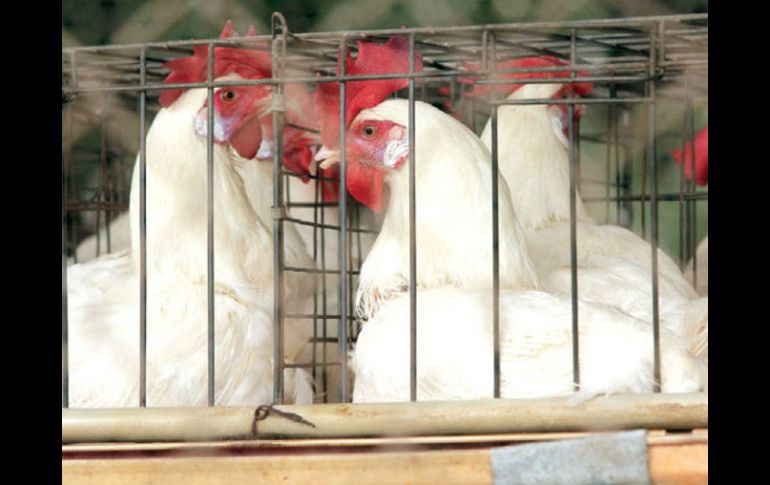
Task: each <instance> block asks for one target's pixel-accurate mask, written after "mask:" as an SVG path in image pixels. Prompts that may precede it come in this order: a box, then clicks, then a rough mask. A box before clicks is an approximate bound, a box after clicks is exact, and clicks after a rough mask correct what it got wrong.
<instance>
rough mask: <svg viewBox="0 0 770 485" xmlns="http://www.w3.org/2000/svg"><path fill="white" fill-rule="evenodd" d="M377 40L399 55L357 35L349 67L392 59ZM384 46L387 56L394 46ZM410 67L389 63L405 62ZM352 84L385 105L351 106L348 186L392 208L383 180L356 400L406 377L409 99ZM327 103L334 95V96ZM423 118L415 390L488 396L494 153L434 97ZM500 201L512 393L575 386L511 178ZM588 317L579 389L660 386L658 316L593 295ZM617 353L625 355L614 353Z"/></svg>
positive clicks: (364, 293)
mask: <svg viewBox="0 0 770 485" xmlns="http://www.w3.org/2000/svg"><path fill="white" fill-rule="evenodd" d="M396 39H397V38H396ZM377 49H383V50H385V49H391V50H392V51H394V53H391V54H390V55H391V56H399V55H401V56H402V57H403V55H404V54H405V51H406V49H405V46H404V45H401V43H400V42H399V41H398V40H395V41H394V39H391V40H390V41H389V42H388V44H386V45H385V46H377V47H372V46H371V45H367V44H365V43H359V56H358V59H357V61H356V63H357V64H354V65H353V66H350V65H349V66H348V67H347V69H346V72H348V73H354V72H355V73H363V72H362V71H367V72H366V73H367V74H368V73H372V72H375V73H382V72H383V71H382V69H383V68H382V67H381V66H382V65H387V63H385V62H384V61H381V60H380V62H376V63H373V64H374V65H375V66H380V67H373V68H371V67H370V70H367V68H366V66H367V65H368V64H367V62H370V61H369V59H371V58H373V57H377V56H374V55H372V51H375V50H377ZM399 52H400V53H401V54H399ZM379 54H380V56H381V57H387V52H385V53H379ZM407 57H408V55H407ZM362 59H364V60H365V61H362ZM395 64H397V63H395ZM403 64H404V63H403V62H402V63H401V66H400V67H401V69H398V66H397V67H396V68H395V69H392V71H393V72H404V69H403ZM362 65H363V66H364V67H362ZM356 67H358V69H357V70H356V69H355V68H356ZM351 84H352V83H351ZM360 89H361V90H362V91H363V90H364V89H367V88H366V87H362V88H360ZM352 90H353V87H352V86H351V85H349V86H348V96H350V98H349V99H366V100H367V102H368V103H371V104H375V106H373V107H372V106H371V105H364V106H358V107H357V108H358V109H357V110H356V109H353V110H352V114H351V112H350V110H349V112H348V115H349V118H348V119H350V120H351V123H350V125H349V126H348V127H346V128H347V138H346V139H347V146H346V153H347V164H348V165H347V166H348V172H347V181H348V184H347V188H348V190H350V192H351V194H352V195H353V196H355V197H356V198H358V199H359V200H360V201H362V202H364V203H367V204H368V205H370V206H372V207H375V208H378V207H380V204H383V187H384V185H385V184H387V186H388V188H389V193H390V196H389V199H388V200H387V202H386V204H387V205H386V206H385V218H384V221H383V225H382V231H381V232H380V234H379V236H378V237H377V240H376V241H375V243H374V245H373V247H372V249H371V251H370V253H369V255H368V256H367V258H366V260H365V261H364V265H363V268H362V272H361V285H360V287H359V290H358V292H359V296H358V298H359V300H360V301H361V302H362V305H361V306H360V307H359V309H360V310H361V313H362V314H363V316H365V317H367V318H368V321H367V322H366V323H365V324H364V326H363V329H362V331H361V333H360V335H359V340H358V343H357V346H356V349H355V352H354V353H353V357H352V360H351V366H352V368H353V369H354V371H355V374H356V383H355V389H354V400H355V401H388V400H405V399H407V398H408V376H409V373H408V357H407V355H408V347H409V344H408V333H407V332H406V330H407V329H408V326H409V299H408V296H407V295H406V294H405V292H406V290H407V289H408V284H409V279H408V267H409V266H408V254H409V238H408V231H409V215H408V214H409V213H408V200H409V196H408V194H409V189H408V176H409V175H408V152H409V147H408V136H407V132H408V102H406V101H404V100H387V101H384V102H379V101H381V100H382V99H383V98H385V97H386V96H387V94H389V92H390V91H392V86H385V87H384V88H383V87H382V86H376V85H375V86H374V87H372V88H371V92H368V93H367V94H366V95H363V94H359V93H353V92H352ZM389 90H390V91H389ZM375 93H377V94H379V99H378V96H377V95H376V94H375ZM372 100H375V101H372ZM377 102H379V104H376V103H377ZM328 105H329V106H334V105H335V102H334V99H333V96H332V100H331V102H329V103H328ZM366 108H370V109H366ZM330 117H335V113H333V112H332V114H331V116H330ZM415 119H416V126H415V140H416V141H415V143H416V146H415V184H416V196H417V204H416V205H417V208H416V215H417V220H416V234H417V287H418V295H417V306H418V309H417V312H418V315H417V318H418V320H417V327H418V329H419V330H418V357H417V368H418V370H417V373H418V377H417V379H418V396H417V397H418V399H420V400H422V399H458V398H474V397H491V391H492V381H491V378H490V375H491V372H492V349H493V342H492V336H491V335H492V330H491V327H492V326H491V317H490V315H491V311H492V310H491V306H492V301H493V300H492V298H493V296H492V293H491V291H489V290H490V288H491V286H492V279H491V274H492V257H491V253H492V240H491V233H492V227H491V213H492V207H491V205H492V204H491V196H490V195H491V174H490V159H489V152H488V151H487V150H486V149H484V146H483V145H482V143H481V142H480V140H479V139H478V138H476V136H475V135H474V134H473V133H472V132H471V131H470V130H468V129H467V128H466V127H464V126H463V125H461V124H460V123H459V122H457V121H456V120H454V119H453V118H451V117H450V116H448V115H446V114H445V113H442V112H441V111H439V110H437V109H435V108H433V107H432V106H430V105H427V104H425V103H422V102H419V101H417V102H415ZM322 137H323V128H322ZM499 204H500V215H499V217H500V220H499V226H500V239H499V244H500V281H501V287H502V288H503V292H501V319H500V325H501V346H500V348H501V361H502V363H503V370H502V372H503V379H502V385H503V388H502V395H503V396H505V397H522V396H534V395H554V394H563V393H567V392H570V391H571V389H572V386H573V382H572V375H571V371H572V366H571V337H570V323H571V317H570V315H571V303H570V299H569V298H568V297H564V296H554V295H549V294H546V293H542V292H539V291H534V290H532V288H536V287H537V284H538V283H537V277H536V274H535V272H534V271H533V269H532V268H533V265H532V263H531V261H530V260H529V255H528V252H527V247H526V243H525V239H524V235H523V233H522V231H521V229H520V228H519V226H518V222H517V221H516V219H515V216H514V211H513V208H512V207H511V205H510V194H509V192H508V188H507V185H506V184H505V182H504V180H503V179H502V178H501V179H500V185H499ZM581 317H582V318H581V321H580V325H581V327H580V335H581V337H582V340H581V350H582V352H583V353H582V354H581V357H582V358H583V359H584V360H583V361H582V363H581V370H582V374H581V383H582V386H583V387H582V389H581V390H582V394H581V395H582V396H584V397H587V396H588V395H592V394H596V393H610V392H620V391H628V392H645V391H649V390H651V389H652V378H653V373H652V364H651V362H652V355H653V337H652V329H651V328H650V325H649V324H647V323H645V322H642V321H640V320H637V319H635V318H633V317H631V316H628V315H625V314H623V313H622V312H619V311H618V310H617V309H613V308H607V307H603V306H601V305H596V304H591V303H588V302H585V301H583V302H581ZM621 342H622V343H623V344H622V345H621V344H620V343H621ZM661 346H662V348H663V352H664V358H663V362H662V364H663V370H662V374H663V385H664V386H665V388H666V389H667V390H682V391H686V390H687V391H690V390H693V391H694V390H698V389H700V388H702V386H703V383H704V372H705V371H704V369H703V368H702V367H701V365H700V363H699V362H698V361H697V359H696V358H695V357H694V356H693V355H692V354H690V353H689V351H688V350H687V349H686V347H685V346H684V345H682V344H681V343H680V342H679V341H678V340H677V339H676V338H675V337H673V336H671V335H669V334H668V333H667V332H665V331H664V332H663V333H662V336H661ZM621 349H622V350H621ZM619 353H623V356H622V358H621V359H620V361H619V362H614V361H615V359H616V358H617V357H618V354H619ZM402 372H403V375H402V374H401V373H402Z"/></svg>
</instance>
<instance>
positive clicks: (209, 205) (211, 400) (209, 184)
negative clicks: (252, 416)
mask: <svg viewBox="0 0 770 485" xmlns="http://www.w3.org/2000/svg"><path fill="white" fill-rule="evenodd" d="M207 57H208V59H207V66H206V67H207V71H206V72H207V74H206V76H207V79H208V81H209V83H210V82H212V81H214V44H213V43H212V44H209V45H208V51H207ZM207 94H208V106H207V110H206V116H207V118H206V120H207V121H206V126H207V129H206V213H207V219H206V224H207V229H206V299H207V301H208V306H207V312H208V313H207V323H208V326H207V330H208V333H207V335H208V344H207V345H208V347H207V349H208V353H207V358H208V362H207V370H208V377H207V382H208V392H207V403H208V405H209V406H214V404H215V403H216V359H215V357H216V355H215V354H216V340H215V335H214V334H215V332H216V327H215V311H216V309H215V307H214V306H215V303H214V286H215V280H214V87H213V86H209V87H208V89H207Z"/></svg>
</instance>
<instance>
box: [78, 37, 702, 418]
mask: <svg viewBox="0 0 770 485" xmlns="http://www.w3.org/2000/svg"><path fill="white" fill-rule="evenodd" d="M253 33H254V32H253V31H252V30H250V31H249V32H248V33H247V35H252V34H253ZM234 35H237V34H235V33H234V31H233V28H232V24H231V23H230V22H228V23H227V25H226V26H225V29H224V31H223V32H222V35H221V38H228V37H231V36H234ZM357 52H358V55H357V57H356V58H353V57H352V55H351V54H350V53H348V54H347V56H346V58H345V59H344V60H343V59H340V60H339V62H338V69H339V63H341V62H345V63H346V65H345V72H346V73H347V74H348V75H374V74H393V73H408V72H409V64H410V59H409V49H408V41H407V40H406V38H405V37H402V36H394V37H391V38H390V39H389V40H388V41H387V42H386V43H384V44H378V43H375V42H365V41H359V42H358V49H357ZM214 56H215V65H214V78H215V79H216V80H240V79H263V78H270V77H271V72H272V71H271V62H270V55H269V53H266V52H263V51H254V50H248V49H240V48H235V47H216V48H215V54H214ZM559 65H563V63H562V61H560V60H558V59H556V58H552V57H531V58H526V59H517V60H514V61H510V62H507V63H505V64H504V65H503V64H500V65H499V68H500V69H505V68H512V67H532V66H559ZM166 67H168V68H169V69H170V71H171V72H170V74H169V75H168V77H167V78H166V81H165V82H166V83H184V82H202V81H205V80H206V76H207V47H206V46H198V47H196V48H195V49H194V52H193V55H192V56H189V57H185V58H180V59H175V60H172V61H170V62H168V63H167V65H166ZM422 68H423V66H422V60H421V57H420V55H419V53H416V55H415V59H414V69H415V71H420V70H421V69H422ZM569 75H570V73H569V72H568V71H567V70H566V69H565V71H563V72H562V71H558V70H552V71H549V72H547V73H542V72H541V73H536V74H521V73H519V74H503V75H499V77H500V78H501V79H509V80H510V83H509V84H504V85H502V87H501V89H505V90H506V92H507V94H508V96H509V98H510V99H527V98H537V99H542V98H554V99H557V98H561V97H569V96H579V95H582V94H586V93H588V92H590V91H591V88H592V86H591V85H590V84H587V83H575V84H568V83H565V84H560V83H549V84H542V83H541V84H533V83H529V84H527V83H526V79H527V78H532V77H568V76H569ZM407 83H408V82H407V80H406V79H403V78H402V79H384V80H365V81H348V82H347V83H346V90H347V91H346V99H347V104H346V113H345V120H346V121H347V124H346V126H344V127H341V126H340V124H339V120H340V112H339V109H340V87H339V83H336V82H319V83H318V87H317V88H316V90H315V92H310V91H309V90H308V88H306V87H305V86H304V85H298V84H295V85H293V84H289V85H287V86H286V90H285V93H286V99H287V105H286V111H285V113H284V117H285V121H286V126H285V127H284V128H283V146H282V149H283V162H284V164H285V166H286V167H287V168H288V169H290V170H292V171H294V172H296V173H298V174H304V175H318V174H320V175H322V176H323V177H324V178H328V179H334V178H337V177H338V176H339V160H340V155H339V151H340V146H339V141H340V130H345V131H346V147H345V148H346V160H347V172H346V177H347V184H346V187H345V189H346V190H347V191H348V192H349V193H350V195H351V196H352V197H354V198H355V199H357V200H358V201H359V202H361V203H362V204H365V205H366V206H368V207H370V208H371V209H373V210H374V211H375V212H377V213H379V214H380V215H381V217H382V224H381V230H380V232H379V234H378V235H377V236H376V239H374V240H373V241H367V244H365V245H366V246H367V249H368V251H367V252H366V254H365V258H364V260H363V262H362V266H361V271H360V275H359V280H358V281H359V284H358V287H357V290H356V296H355V310H356V316H357V317H359V318H361V319H363V320H364V321H365V323H364V324H363V327H362V330H361V332H360V334H359V336H358V340H357V343H356V345H355V348H354V349H353V351H352V352H351V354H350V355H351V357H350V363H349V365H350V369H351V370H352V373H353V378H354V387H353V401H354V402H386V401H407V400H409V322H410V317H409V315H410V300H409V259H410V258H409V230H410V229H409V167H408V165H409V150H410V147H409V135H408V126H409V103H408V101H406V100H403V99H394V98H393V97H392V94H393V93H394V92H396V91H398V90H400V89H403V88H404V87H406V86H407ZM465 94H466V95H469V96H476V95H482V94H485V93H484V92H483V89H480V88H478V87H476V88H474V89H473V90H471V91H467V92H466V93H465ZM160 103H161V106H162V109H161V110H160V111H159V112H158V114H157V116H156V117H155V119H154V121H153V123H152V126H151V127H150V129H149V132H148V133H147V138H146V214H147V216H146V228H147V230H146V275H147V276H146V284H147V307H146V308H147V388H146V392H147V405H148V406H196V405H205V403H206V397H207V395H206V379H207V354H206V348H207V326H206V324H205V322H206V321H207V311H208V306H207V199H206V194H207V188H206V187H207V186H206V180H207V178H206V176H207V149H206V139H207V134H208V130H209V129H211V130H213V133H212V135H213V139H214V147H213V150H214V181H213V190H214V261H215V276H214V281H215V283H214V284H215V297H214V305H215V337H216V338H215V349H216V351H215V365H216V366H215V368H216V379H215V395H216V404H218V405H249V406H252V405H259V404H265V403H270V402H272V392H273V366H274V365H275V362H274V361H273V328H274V327H273V275H274V272H273V249H274V248H273V233H272V231H273V228H272V227H273V224H272V220H273V219H272V217H273V214H272V212H271V205H272V194H273V182H274V181H273V166H272V163H269V162H271V161H272V158H273V150H274V149H275V147H274V143H273V126H272V113H271V111H270V106H271V87H270V85H267V84H260V85H251V86H238V87H234V86H224V87H220V88H216V89H215V92H214V106H213V110H214V118H213V119H214V123H213V126H211V127H209V126H208V119H207V114H208V109H209V107H208V98H207V90H206V89H205V88H193V89H168V90H164V91H163V93H162V95H161V97H160ZM414 110H415V113H414V115H415V116H414V119H415V127H414V144H415V145H414V156H415V158H414V160H415V167H414V171H415V186H416V192H415V193H416V238H417V241H416V242H417V246H416V254H417V268H416V275H417V281H416V284H417V336H416V338H417V384H418V388H417V399H418V400H443V399H473V398H490V397H492V395H493V365H492V359H493V352H492V350H493V329H492V311H493V296H494V295H493V291H492V288H493V280H492V268H493V262H492V261H493V259H492V258H493V249H492V204H491V200H492V189H493V188H492V167H491V156H490V146H491V126H490V124H489V123H488V124H487V126H486V127H485V129H484V131H483V133H482V135H481V137H480V138H479V137H478V136H477V135H476V134H475V133H473V132H472V131H471V130H470V129H468V128H467V127H466V126H465V125H463V124H462V123H460V122H459V121H458V120H457V119H455V118H454V117H453V116H452V114H450V113H447V112H444V111H442V110H440V109H438V108H436V107H434V106H432V105H429V104H426V103H424V102H421V101H415V102H414ZM579 114H580V109H576V110H575V116H579ZM568 117H569V110H568V105H567V104H558V103H554V104H552V105H506V106H504V107H501V108H500V109H499V115H498V154H499V155H498V160H499V175H500V176H499V179H498V180H499V186H498V188H497V190H498V194H499V199H498V204H499V205H498V211H499V216H498V217H499V219H498V220H499V284H500V320H499V321H500V361H501V396H502V397H504V398H521V397H539V396H556V395H570V394H573V393H575V392H576V391H575V383H574V381H573V373H572V331H571V328H572V299H571V296H570V295H571V269H570V250H571V249H570V190H569V161H568V138H569V137H568V136H567V135H566V129H567V125H568V121H569V119H568ZM299 127H307V128H310V129H311V130H312V131H307V130H302V129H300V128H299ZM696 150H697V153H698V157H696V158H698V160H697V163H698V170H700V167H701V166H702V165H703V164H704V163H706V164H707V159H705V161H703V160H702V159H703V158H704V157H703V156H701V152H702V150H700V148H699V147H696ZM682 158H684V159H685V164H686V165H687V163H689V162H687V161H688V160H689V158H690V155H689V154H687V153H685V154H684V156H682V154H679V159H680V160H681V159H682ZM135 167H136V168H135V170H134V177H133V180H132V186H131V198H130V212H129V215H128V216H127V217H129V218H130V220H129V223H128V224H125V222H124V223H123V224H124V225H125V226H127V228H128V229H129V230H130V235H131V236H130V248H126V249H124V250H122V251H115V252H113V253H110V254H108V255H105V256H102V257H99V258H97V259H94V260H91V261H88V262H85V263H80V264H74V265H71V266H69V268H68V275H67V278H68V291H69V293H68V305H69V314H68V325H69V383H70V384H69V385H70V388H69V399H70V406H72V407H126V406H136V405H138V403H139V386H140V384H139V328H138V327H139V325H138V322H139V311H140V310H139V288H140V273H139V264H140V261H139V244H140V241H139V169H138V167H139V159H138V158H137V164H136V166H135ZM688 170H689V168H688ZM687 173H688V175H690V174H691V173H690V172H689V171H688V172H687ZM698 173H700V172H698ZM705 180H707V178H706V179H705ZM699 182H701V180H700V179H699ZM317 183H319V184H322V187H321V188H320V190H321V191H322V192H321V193H323V196H324V199H325V200H326V201H334V200H337V197H338V190H339V187H338V184H335V183H333V182H331V181H324V182H317ZM315 192H316V182H315V181H314V180H313V181H310V180H308V179H307V178H306V179H305V180H304V181H303V180H299V179H298V180H295V181H294V182H292V185H291V193H292V200H300V201H307V202H312V201H313V200H315V198H314V196H315ZM296 210H297V211H299V210H303V209H296ZM289 214H290V215H292V216H296V214H295V209H293V208H292V209H290V210H289ZM326 214H327V218H326V220H327V223H329V222H334V217H335V216H336V214H334V210H333V209H326ZM576 214H577V262H578V273H577V274H578V294H579V302H578V309H579V314H578V317H579V345H580V385H579V389H578V391H577V393H576V394H575V395H576V397H578V398H579V399H587V398H590V397H592V396H594V395H598V394H608V393H622V392H632V393H644V392H652V391H653V388H654V385H655V382H654V359H653V341H654V339H653V324H652V320H653V315H652V312H653V309H652V284H651V280H652V270H651V248H650V246H649V244H648V243H647V242H645V241H644V240H642V239H641V238H639V237H637V236H636V235H635V234H633V233H632V232H630V231H628V230H626V229H624V228H622V227H618V226H613V225H600V224H597V223H596V222H595V221H594V220H593V219H592V218H591V216H590V215H589V214H588V212H587V211H586V210H585V208H584V207H583V204H582V202H581V200H580V197H579V195H578V196H577V208H576ZM330 220H331V221H330ZM312 237H313V235H312V231H310V230H308V228H307V227H305V226H302V225H299V224H297V225H295V224H293V223H291V222H288V221H287V222H285V223H284V257H285V261H286V265H287V266H292V267H302V268H313V267H316V266H315V263H314V261H313V258H311V256H310V254H309V251H308V248H312ZM126 239H128V238H126ZM329 246H331V247H335V246H334V245H333V244H329ZM329 254H330V257H331V256H333V260H332V263H333V262H335V261H336V252H335V251H331V252H330V253H329ZM657 259H658V275H659V287H658V291H659V314H660V362H661V380H660V382H659V384H660V386H661V389H662V391H663V392H697V391H701V390H705V389H707V387H708V296H707V295H705V296H704V295H699V294H698V293H697V292H696V291H695V290H694V288H693V285H692V284H691V283H690V282H689V281H688V280H687V279H686V278H685V276H684V275H683V274H682V272H681V271H680V269H679V268H678V266H677V265H676V264H675V263H674V261H673V260H671V258H670V257H668V256H667V255H666V254H665V253H664V252H662V251H659V252H658V258H657ZM329 260H330V259H329V257H327V265H328V261H329ZM699 274H700V273H699ZM284 282H285V300H284V302H285V312H286V313H294V314H302V313H305V314H307V313H312V301H313V295H314V294H316V292H317V291H318V283H317V280H316V278H314V277H313V275H312V274H310V273H296V272H287V273H285V280H284ZM284 325H285V327H284V352H285V357H286V359H287V360H288V361H289V362H294V363H305V362H308V361H309V360H310V354H309V348H310V344H309V339H310V338H311V336H312V328H311V325H309V324H307V323H302V321H301V320H297V319H288V318H287V319H285V320H284ZM284 380H285V397H286V402H289V403H296V404H309V403H311V402H313V397H314V386H313V383H312V380H311V378H310V375H309V374H308V372H307V371H305V370H304V369H302V368H295V367H291V368H287V369H286V370H285V374H284Z"/></svg>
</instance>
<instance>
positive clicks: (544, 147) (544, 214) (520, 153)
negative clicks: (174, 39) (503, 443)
mask: <svg viewBox="0 0 770 485" xmlns="http://www.w3.org/2000/svg"><path fill="white" fill-rule="evenodd" d="M538 59H539V58H538ZM509 64H510V66H508V67H528V64H527V63H526V62H524V61H523V60H518V61H514V62H512V63H509ZM547 64H548V65H552V62H551V61H549V62H547ZM553 64H555V65H558V62H556V60H553ZM561 74H563V73H561ZM546 75H547V74H539V76H546ZM530 76H533V75H532V74H530ZM519 82H521V80H519ZM514 88H515V90H514V91H513V93H512V94H511V95H510V96H509V97H508V99H519V100H520V99H549V98H552V97H560V96H562V95H563V93H564V92H565V90H566V89H568V88H567V85H562V84H524V85H521V84H515V85H512V87H511V89H514ZM566 110H567V106H566V105H552V106H545V105H506V106H502V107H500V109H499V110H498V157H499V158H498V160H499V167H500V174H501V175H502V176H503V177H504V178H505V180H506V182H507V183H508V185H509V187H510V192H511V196H512V198H513V206H514V208H515V209H516V214H517V216H518V218H519V221H521V224H522V226H523V228H524V232H525V234H526V237H527V242H528V246H529V248H530V253H531V255H532V260H533V261H534V263H535V265H536V266H537V270H538V273H539V274H540V275H541V276H542V277H543V278H542V281H543V284H544V289H545V290H546V291H549V292H554V293H558V294H563V295H569V294H571V282H572V280H571V269H570V242H571V241H570V189H569V158H568V150H567V139H566V137H565V135H564V132H563V131H564V130H565V129H566V120H567V119H568V118H567V112H566ZM491 131H492V127H491V121H490V122H488V123H487V125H486V127H485V128H484V131H483V133H482V135H481V139H482V141H483V142H484V144H485V145H486V146H487V147H489V148H490V149H491V135H492V133H491ZM576 217H577V264H578V294H579V296H580V298H582V299H586V300H589V301H594V302H597V303H603V304H608V305H613V306H617V307H618V308H620V309H621V310H623V311H624V312H628V313H629V314H631V315H633V316H635V317H637V318H640V319H643V320H645V321H648V322H649V321H652V271H651V264H652V263H651V257H652V250H651V247H650V244H649V243H647V242H646V241H644V240H643V239H641V238H640V237H638V236H637V235H635V234H634V233H632V232H631V231H629V230H627V229H625V228H622V227H619V226H612V225H599V224H596V223H595V221H594V220H593V219H592V218H591V217H590V215H589V214H588V212H587V211H586V209H585V207H584V206H583V203H582V200H581V199H580V195H579V193H578V194H577V197H576ZM657 255H658V256H657V259H658V274H659V289H658V295H659V298H660V300H659V305H660V313H659V314H660V320H661V322H662V324H663V325H664V326H665V327H666V328H668V329H669V330H670V331H672V332H673V333H675V334H676V335H680V336H684V337H686V338H688V339H690V340H691V341H692V348H693V349H700V348H702V346H703V342H702V340H703V339H704V338H706V339H707V336H704V334H703V332H704V331H705V332H706V333H707V328H708V300H707V299H699V298H698V295H697V293H696V292H695V291H694V290H693V288H692V286H691V285H690V284H689V283H688V282H687V281H686V280H685V278H683V276H682V273H681V271H680V269H679V267H678V266H677V264H676V263H675V262H674V261H673V260H672V259H671V258H670V257H669V256H668V255H667V254H666V253H664V252H663V251H662V250H660V249H658V252H657ZM618 285H619V286H618ZM704 329H705V330H704Z"/></svg>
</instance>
